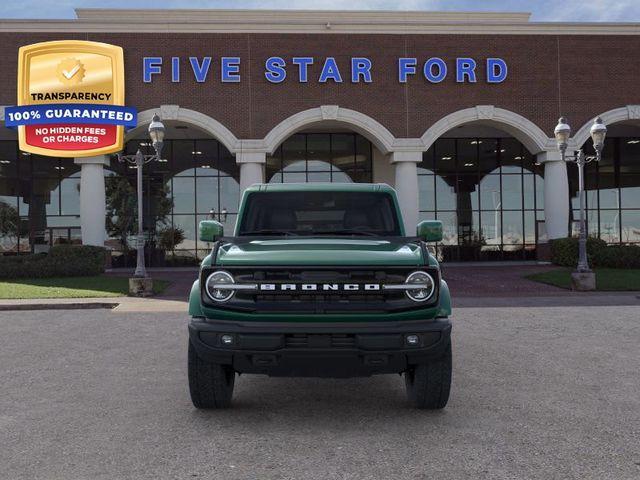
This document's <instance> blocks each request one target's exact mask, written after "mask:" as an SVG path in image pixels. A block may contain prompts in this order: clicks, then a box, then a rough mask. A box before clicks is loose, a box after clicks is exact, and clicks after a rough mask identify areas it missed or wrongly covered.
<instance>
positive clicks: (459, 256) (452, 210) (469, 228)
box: [418, 138, 544, 260]
mask: <svg viewBox="0 0 640 480" xmlns="http://www.w3.org/2000/svg"><path fill="white" fill-rule="evenodd" d="M534 172H535V174H534ZM418 175H419V180H418V186H419V194H420V199H419V202H420V203H419V205H420V210H421V218H438V219H439V220H442V221H443V223H444V232H445V235H444V237H445V238H444V240H443V255H444V258H445V260H447V259H451V260H500V259H504V258H534V257H532V255H534V254H535V246H536V244H537V238H536V236H537V229H536V219H537V217H538V216H539V215H540V216H542V209H543V208H544V206H543V205H544V203H543V198H542V197H543V177H542V171H541V169H539V168H537V167H536V166H535V165H534V157H533V156H532V155H531V154H530V153H529V152H527V151H526V149H525V148H524V146H523V145H522V144H521V143H520V142H519V141H518V140H516V139H512V138H457V139H455V138H441V139H438V140H437V141H436V142H435V143H434V145H433V146H432V147H431V148H430V149H429V150H428V151H427V152H425V154H424V155H423V160H422V162H421V163H420V164H419V165H418ZM542 218H543V217H542Z"/></svg>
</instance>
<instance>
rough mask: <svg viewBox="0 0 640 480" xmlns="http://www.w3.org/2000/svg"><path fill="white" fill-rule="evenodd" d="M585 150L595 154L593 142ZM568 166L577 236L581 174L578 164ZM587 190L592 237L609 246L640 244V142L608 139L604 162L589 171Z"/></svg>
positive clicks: (573, 223) (572, 212)
mask: <svg viewBox="0 0 640 480" xmlns="http://www.w3.org/2000/svg"><path fill="white" fill-rule="evenodd" d="M583 148H584V150H585V152H592V151H593V147H592V145H591V140H589V141H588V142H587V143H586V144H585V145H584V146H583ZM567 167H568V176H569V192H570V195H571V210H570V214H571V222H572V225H573V228H572V231H573V232H574V233H575V234H577V228H578V220H579V218H580V203H579V197H578V172H577V168H576V166H575V165H572V164H570V165H568V166H567ZM585 189H586V192H585V194H586V198H587V222H588V226H587V230H588V232H589V234H590V235H593V236H597V237H599V238H601V239H602V240H604V241H606V242H607V243H638V242H640V239H639V238H638V235H637V234H636V233H637V232H636V228H635V227H634V226H633V224H634V218H636V217H635V215H636V213H635V212H636V211H637V210H638V209H639V208H640V141H639V139H637V138H632V137H611V136H608V137H607V140H606V142H605V148H604V151H603V152H602V160H601V161H600V162H599V163H595V162H592V163H591V164H589V165H588V166H587V168H586V170H585ZM625 222H627V223H628V225H625Z"/></svg>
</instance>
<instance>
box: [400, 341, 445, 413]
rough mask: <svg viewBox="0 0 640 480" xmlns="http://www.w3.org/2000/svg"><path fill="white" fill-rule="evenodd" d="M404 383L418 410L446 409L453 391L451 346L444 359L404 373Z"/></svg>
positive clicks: (422, 364)
mask: <svg viewBox="0 0 640 480" xmlns="http://www.w3.org/2000/svg"><path fill="white" fill-rule="evenodd" d="M404 382H405V385H406V387H407V397H408V398H409V401H410V402H411V403H413V404H414V406H415V407H416V408H425V409H429V410H436V409H440V408H444V407H445V406H446V405H447V402H448V401H449V391H450V390H451V344H449V346H448V347H447V349H446V351H445V352H444V355H443V356H442V357H440V358H438V359H436V360H432V361H430V362H428V363H421V364H418V365H415V366H413V367H412V368H411V369H409V370H407V371H406V372H404Z"/></svg>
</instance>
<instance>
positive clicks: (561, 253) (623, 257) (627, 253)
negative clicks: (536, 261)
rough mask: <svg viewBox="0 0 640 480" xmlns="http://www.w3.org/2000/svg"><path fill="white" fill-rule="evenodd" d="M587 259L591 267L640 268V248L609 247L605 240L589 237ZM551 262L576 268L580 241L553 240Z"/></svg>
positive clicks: (571, 239)
mask: <svg viewBox="0 0 640 480" xmlns="http://www.w3.org/2000/svg"><path fill="white" fill-rule="evenodd" d="M587 259H588V260H589V265H590V266H591V267H606V268H640V246H636V245H607V242H605V241H604V240H601V239H599V238H595V237H589V238H587ZM551 261H552V262H553V263H555V264H556V265H561V266H563V267H575V266H576V265H577V263H578V239H577V238H561V239H557V240H552V241H551Z"/></svg>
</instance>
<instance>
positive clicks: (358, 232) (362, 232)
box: [315, 228, 380, 237]
mask: <svg viewBox="0 0 640 480" xmlns="http://www.w3.org/2000/svg"><path fill="white" fill-rule="evenodd" d="M315 234H316V235H362V236H364V237H378V236H380V235H379V234H378V233H373V232H367V231H366V230H355V229H349V228H345V229H343V230H320V231H317V232H315Z"/></svg>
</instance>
